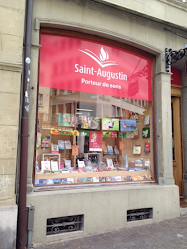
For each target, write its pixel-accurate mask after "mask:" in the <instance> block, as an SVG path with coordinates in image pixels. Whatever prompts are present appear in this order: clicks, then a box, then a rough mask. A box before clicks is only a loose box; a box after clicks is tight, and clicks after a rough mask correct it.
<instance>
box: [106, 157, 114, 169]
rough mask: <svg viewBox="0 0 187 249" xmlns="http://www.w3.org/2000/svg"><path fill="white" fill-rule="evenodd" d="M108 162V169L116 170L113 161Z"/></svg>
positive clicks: (108, 160)
mask: <svg viewBox="0 0 187 249" xmlns="http://www.w3.org/2000/svg"><path fill="white" fill-rule="evenodd" d="M106 160H107V166H108V168H111V169H113V168H114V165H113V161H112V159H108V158H107V159H106Z"/></svg>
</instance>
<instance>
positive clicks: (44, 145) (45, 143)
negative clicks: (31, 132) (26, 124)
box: [41, 136, 50, 149]
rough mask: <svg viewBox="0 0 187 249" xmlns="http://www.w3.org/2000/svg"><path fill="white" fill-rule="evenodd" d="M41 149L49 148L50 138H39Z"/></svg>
mask: <svg viewBox="0 0 187 249" xmlns="http://www.w3.org/2000/svg"><path fill="white" fill-rule="evenodd" d="M41 140H42V141H41V148H42V149H47V148H49V147H50V136H42V137H41Z"/></svg>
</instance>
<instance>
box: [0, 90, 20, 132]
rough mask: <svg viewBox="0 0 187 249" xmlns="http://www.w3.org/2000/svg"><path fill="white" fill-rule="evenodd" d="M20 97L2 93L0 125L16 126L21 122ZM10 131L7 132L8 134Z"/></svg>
mask: <svg viewBox="0 0 187 249" xmlns="http://www.w3.org/2000/svg"><path fill="white" fill-rule="evenodd" d="M19 101H20V95H19V94H12V93H0V106H1V108H0V125H16V126H18V120H19V104H20V102H19ZM7 133H8V130H7V131H6V134H7Z"/></svg>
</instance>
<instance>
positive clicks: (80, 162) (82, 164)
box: [77, 160, 85, 169]
mask: <svg viewBox="0 0 187 249" xmlns="http://www.w3.org/2000/svg"><path fill="white" fill-rule="evenodd" d="M77 162H78V167H79V169H83V168H84V167H85V163H84V161H80V160H78V161H77Z"/></svg>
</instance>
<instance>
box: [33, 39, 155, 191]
mask: <svg viewBox="0 0 187 249" xmlns="http://www.w3.org/2000/svg"><path fill="white" fill-rule="evenodd" d="M71 43H72V44H74V46H73V47H72V48H71V50H69V46H70V44H71ZM41 45H42V46H41V50H40V73H39V92H38V94H39V97H38V98H39V105H38V108H37V144H36V158H35V162H36V163H35V182H34V184H35V186H42V185H76V184H107V183H120V182H131V181H134V182H142V181H152V180H154V165H153V135H152V134H153V120H154V117H153V113H152V110H153V106H152V90H151V89H152V81H151V74H152V71H151V70H152V69H151V63H152V62H151V59H150V58H148V57H146V56H145V57H144V56H142V55H139V54H135V53H133V52H129V51H126V50H123V49H121V48H117V47H114V46H109V45H106V44H101V43H99V42H92V41H90V40H83V39H80V38H79V39H78V38H76V37H63V36H58V35H56V36H55V35H47V34H42V35H41ZM40 103H42V106H41V104H40Z"/></svg>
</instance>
